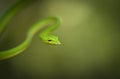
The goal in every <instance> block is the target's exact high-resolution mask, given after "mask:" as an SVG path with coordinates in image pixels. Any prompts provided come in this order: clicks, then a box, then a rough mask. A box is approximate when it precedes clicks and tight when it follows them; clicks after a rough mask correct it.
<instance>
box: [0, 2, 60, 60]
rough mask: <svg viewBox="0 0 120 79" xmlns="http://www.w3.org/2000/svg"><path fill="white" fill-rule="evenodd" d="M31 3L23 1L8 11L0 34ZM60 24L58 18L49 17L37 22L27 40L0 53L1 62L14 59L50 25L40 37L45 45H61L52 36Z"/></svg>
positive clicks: (30, 30)
mask: <svg viewBox="0 0 120 79" xmlns="http://www.w3.org/2000/svg"><path fill="white" fill-rule="evenodd" d="M30 2H31V0H21V1H20V2H18V3H16V4H15V5H14V6H12V7H11V8H10V9H8V10H7V12H6V13H5V14H4V15H3V16H2V18H1V19H0V34H1V33H2V32H3V30H4V29H5V27H6V25H7V24H8V23H9V21H10V20H11V19H12V18H13V17H14V16H15V15H16V14H17V13H19V11H20V10H22V9H23V8H24V7H25V6H26V5H28V3H30ZM60 23H61V21H60V19H59V18H57V17H48V18H44V19H42V20H40V21H38V22H36V23H35V24H33V25H32V27H31V28H30V29H29V30H28V33H27V35H26V38H25V40H24V41H23V42H22V43H21V44H20V45H17V46H16V47H14V48H12V49H9V50H4V51H1V52H0V60H3V59H7V58H11V57H14V56H16V55H18V54H19V53H21V52H23V51H24V50H25V49H26V48H27V47H28V46H29V45H30V43H31V41H32V38H33V37H34V35H35V34H36V33H37V32H38V31H39V30H41V29H42V28H43V27H45V26H48V25H49V27H47V28H46V29H45V30H43V31H42V32H41V33H40V34H39V37H40V38H41V40H42V41H43V42H45V43H48V44H51V45H57V44H60V41H59V39H58V37H57V36H54V35H51V32H53V31H54V30H55V29H56V28H57V27H58V26H59V25H60Z"/></svg>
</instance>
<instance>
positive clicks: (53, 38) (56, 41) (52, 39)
mask: <svg viewBox="0 0 120 79" xmlns="http://www.w3.org/2000/svg"><path fill="white" fill-rule="evenodd" d="M40 38H41V40H42V41H43V42H44V43H47V44H50V45H58V44H60V41H59V39H58V37H57V36H54V35H47V36H41V37H40Z"/></svg>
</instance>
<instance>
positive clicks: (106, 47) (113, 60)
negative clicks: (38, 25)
mask: <svg viewBox="0 0 120 79" xmlns="http://www.w3.org/2000/svg"><path fill="white" fill-rule="evenodd" d="M17 1H19V0H0V16H2V15H3V14H4V12H5V11H6V10H7V9H8V8H9V7H10V6H11V5H13V4H15V3H16V2H17ZM48 16H58V17H61V18H62V24H61V26H60V27H59V28H58V29H57V30H56V31H55V32H54V34H55V35H58V36H59V38H60V40H61V45H58V46H50V45H47V44H44V43H43V42H41V41H40V40H39V38H38V37H37V35H36V36H35V38H34V39H33V41H32V43H31V45H30V46H29V48H28V49H26V50H25V51H24V52H23V53H21V54H20V55H18V56H16V57H14V58H11V59H8V60H4V61H0V79H120V22H119V21H120V1H119V0H33V2H32V3H31V4H30V5H29V6H27V7H26V8H25V9H24V10H22V11H21V12H19V14H18V15H17V16H16V17H14V18H13V19H12V20H11V22H10V23H9V25H8V27H7V28H6V30H5V32H4V33H3V34H2V35H1V38H0V50H1V51H2V50H6V49H10V48H12V47H14V46H16V45H18V44H20V43H21V42H22V41H23V40H24V39H25V35H26V33H27V30H28V29H29V28H30V27H31V25H32V24H34V23H35V22H36V21H37V20H39V19H41V18H44V17H48Z"/></svg>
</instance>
